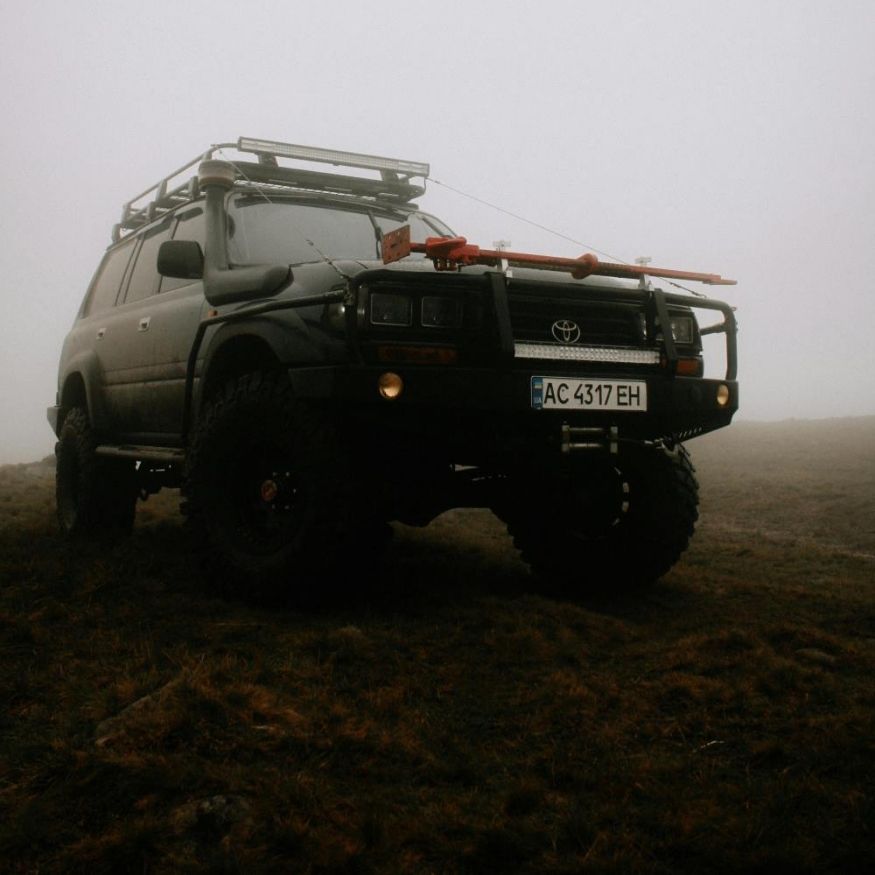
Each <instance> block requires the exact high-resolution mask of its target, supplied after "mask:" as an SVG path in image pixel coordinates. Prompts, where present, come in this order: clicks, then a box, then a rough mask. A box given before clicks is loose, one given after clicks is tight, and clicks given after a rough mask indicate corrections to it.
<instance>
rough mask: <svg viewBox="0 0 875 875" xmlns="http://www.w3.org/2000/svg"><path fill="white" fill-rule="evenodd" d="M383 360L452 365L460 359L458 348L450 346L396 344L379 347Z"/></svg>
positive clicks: (379, 354) (379, 355) (380, 357)
mask: <svg viewBox="0 0 875 875" xmlns="http://www.w3.org/2000/svg"><path fill="white" fill-rule="evenodd" d="M377 358H378V359H379V360H380V361H381V362H415V363H417V364H423V365H452V364H455V363H456V362H457V361H458V359H459V352H458V350H456V349H454V348H453V347H449V346H396V345H394V344H393V345H391V346H390V345H388V344H386V345H381V346H378V347H377Z"/></svg>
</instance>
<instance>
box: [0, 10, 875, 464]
mask: <svg viewBox="0 0 875 875" xmlns="http://www.w3.org/2000/svg"><path fill="white" fill-rule="evenodd" d="M873 45H875V5H873V4H872V3H871V2H868V0H859V2H855V0H849V2H844V3H842V4H840V5H835V4H828V3H826V2H799V0H795V2H790V0H786V2H768V0H767V2H762V0H759V2H738V3H733V4H702V3H698V2H693V0H690V2H672V0H668V2H643V0H642V2H623V3H619V4H606V3H580V2H570V0H567V2H550V0H547V2H543V3H539V4H525V5H522V4H520V5H515V4H506V3H498V2H483V3H478V4H469V3H461V2H445V3H441V4H437V5H435V4H406V5H403V4H402V5H399V4H397V3H387V2H374V3H369V4H356V3H352V2H339V0H329V2H326V3H323V4H317V5H316V6H309V5H308V6H306V7H305V6H303V5H302V4H289V3H284V2H259V0H253V2H250V3H248V4H246V5H242V4H239V3H227V2H217V0H213V2H190V3H186V4H177V3H171V2H152V3H149V4H143V3H127V2H117V3H112V4H109V3H102V2H82V3H62V2H39V3H29V4H12V3H6V4H3V6H2V7H0V71H2V72H0V76H2V83H3V88H2V91H0V95H2V96H0V100H2V107H3V119H4V126H3V127H4V134H3V137H2V138H0V173H2V179H3V194H4V200H3V210H2V222H0V228H2V234H0V263H2V266H3V274H4V280H3V286H4V288H3V319H2V321H0V364H2V370H3V374H4V377H5V378H4V380H3V384H2V389H0V400H2V409H3V411H4V415H3V418H2V426H0V429H2V431H0V462H18V461H29V460H32V459H36V458H39V457H41V456H43V455H45V454H47V453H48V452H50V450H51V447H52V445H53V435H52V434H51V431H50V429H49V427H48V424H47V423H46V419H45V408H46V407H47V406H49V405H50V404H52V403H53V400H54V394H55V379H56V368H57V360H58V354H59V352H60V348H61V343H62V340H63V337H64V335H65V333H66V331H67V330H68V329H69V326H70V324H71V322H72V320H73V317H74V314H75V312H76V310H77V309H78V306H79V303H80V301H81V298H82V295H83V293H84V291H85V288H86V286H87V284H88V282H89V280H90V278H91V275H92V273H93V271H94V269H95V267H96V265H97V262H98V260H99V258H100V256H101V254H102V251H103V249H104V248H105V247H106V246H107V244H108V243H109V240H110V229H111V226H112V224H113V223H114V222H115V221H117V220H118V217H119V214H120V211H121V206H122V203H123V202H124V201H126V200H128V199H130V198H131V197H132V196H133V195H135V194H137V193H138V192H139V191H142V190H143V189H145V188H146V187H147V186H148V185H150V184H152V183H153V182H155V181H156V180H157V179H158V178H159V177H161V176H163V175H165V174H166V173H168V172H169V171H171V170H172V169H173V168H175V167H178V166H180V165H181V164H183V163H184V162H185V161H187V160H189V159H192V158H194V157H195V156H196V155H197V154H198V153H199V152H202V151H203V150H204V149H205V148H206V147H207V146H208V145H209V144H211V143H214V142H219V141H227V140H236V138H237V137H238V136H240V135H246V136H257V137H265V138H272V139H278V140H285V141H287V142H294V143H304V144H309V145H322V146H330V147H335V148H342V149H350V150H356V151H361V152H370V153H376V154H384V155H392V156H397V157H403V158H410V159H414V160H423V161H429V162H430V163H431V167H432V175H433V177H434V180H435V181H433V182H431V183H430V184H429V189H428V191H427V193H426V195H425V197H424V198H423V199H422V201H421V203H422V205H423V207H424V208H426V209H427V210H429V211H430V212H433V213H435V214H436V215H437V216H439V217H440V218H442V219H443V220H444V221H446V222H447V223H448V224H449V225H450V226H451V227H452V228H453V229H454V230H455V231H457V232H458V233H461V234H464V235H465V236H467V237H468V238H469V239H470V240H471V241H472V242H475V243H478V244H480V245H482V246H491V244H492V243H493V241H497V240H507V241H511V243H512V245H513V248H514V249H517V250H530V251H535V252H548V253H553V254H557V255H580V254H582V252H584V251H588V250H599V251H601V252H605V253H610V254H611V255H612V256H615V257H617V258H622V259H625V260H629V261H631V260H633V259H634V258H636V257H638V256H649V257H651V258H652V259H653V263H654V264H655V265H660V266H666V267H675V268H681V269H687V270H703V271H709V272H715V273H721V274H723V275H724V276H729V277H733V278H735V279H737V280H738V285H737V286H734V287H726V288H717V289H713V290H709V291H711V292H713V293H714V294H715V295H717V296H720V297H724V298H726V299H727V300H729V301H730V302H731V303H733V304H734V305H736V306H737V308H738V319H739V323H740V328H741V332H740V335H739V343H740V375H739V378H740V381H741V412H740V414H739V417H743V418H746V419H784V418H790V417H795V418H803V417H804V418H809V417H834V416H852V415H861V414H869V413H873V412H875V391H873V382H875V380H873V374H875V352H873V343H872V340H871V333H872V329H871V323H872V319H873V316H875V303H873V301H875V297H873V292H872V284H873V277H875V253H873V247H872V237H873V231H875V221H873V219H875V215H873V213H875V206H873V204H875V190H873V189H875V173H873V167H872V155H873V153H875V55H873V52H872V46H873ZM460 191H461V192H464V193H466V194H468V195H471V196H473V197H475V198H479V199H480V200H479V201H478V200H474V199H471V198H470V197H465V196H463V195H462V194H459V193H458V192H460ZM484 200H485V201H488V202H490V203H493V204H496V205H499V206H500V207H502V208H503V209H504V210H506V211H508V212H500V211H497V210H495V209H492V208H490V207H488V206H487V205H485V204H484V203H482V202H481V201H484ZM508 213H513V214H516V215H517V216H520V217H524V218H525V219H528V220H530V222H533V223H535V224H528V223H526V222H524V221H521V220H520V219H518V218H514V217H512V216H511V215H509V214H508ZM539 225H540V226H545V227H547V228H550V229H554V230H555V231H557V232H560V233H561V234H562V235H564V237H560V236H555V235H552V234H550V233H548V232H547V231H545V230H543V229H542V228H540V227H538V226H539ZM569 237H570V238H573V239H574V240H576V241H579V244H578V243H572V242H570V241H569V240H568V239H566V238H569Z"/></svg>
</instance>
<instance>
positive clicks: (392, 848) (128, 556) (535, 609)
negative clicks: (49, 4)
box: [0, 417, 875, 873]
mask: <svg viewBox="0 0 875 875" xmlns="http://www.w3.org/2000/svg"><path fill="white" fill-rule="evenodd" d="M690 449H691V452H692V454H693V459H694V461H695V462H696V463H697V466H698V469H699V475H700V479H701V483H702V518H701V521H700V525H699V529H698V531H697V534H696V537H695V538H694V541H693V545H692V547H691V549H690V550H689V551H688V553H687V554H686V555H685V557H684V559H683V560H682V562H681V563H680V564H678V565H677V566H676V568H675V569H674V570H673V571H672V572H671V573H670V574H669V575H667V576H666V577H665V579H664V580H662V581H661V582H660V583H659V584H658V585H657V586H655V587H654V588H653V589H652V590H650V591H648V592H646V593H645V594H643V595H638V596H636V597H627V598H610V597H606V596H601V597H598V598H594V597H589V598H588V597H587V596H586V594H585V592H584V591H583V590H582V591H581V594H580V596H579V597H576V598H573V599H572V598H567V597H564V598H558V597H547V596H546V595H545V594H543V593H540V592H539V585H538V581H537V580H536V579H534V578H532V577H531V576H530V575H529V573H528V571H527V569H526V568H525V566H524V565H523V564H522V563H521V562H520V561H519V560H518V558H517V557H516V554H515V552H514V550H513V548H512V545H511V544H510V541H509V539H508V538H507V536H506V535H505V533H504V530H503V528H502V527H501V525H500V524H499V523H498V522H497V521H496V520H495V519H494V518H493V517H491V516H490V515H489V514H487V513H485V512H480V511H456V512H452V513H449V514H446V515H444V516H443V517H441V518H440V519H439V520H437V521H436V522H435V523H434V524H432V526H430V527H429V528H427V529H424V530H414V529H407V528H404V527H397V528H396V536H395V538H394V541H393V543H392V545H391V547H390V551H389V555H388V557H387V561H386V565H385V568H384V571H383V574H382V575H381V577H380V579H379V580H372V581H367V582H362V585H361V587H360V589H359V591H358V593H357V594H356V597H355V598H354V599H351V600H350V601H348V602H346V603H344V604H337V605H334V606H331V607H328V606H323V607H321V608H319V609H314V610H310V611H308V612H302V611H295V610H293V609H290V608H285V609H278V608H276V607H275V606H266V605H258V604H252V603H250V602H246V601H243V600H241V599H239V598H238V599H229V598H222V597H220V596H219V594H218V593H217V592H216V591H214V590H211V587H210V586H209V584H208V583H205V582H204V581H203V579H202V577H201V575H200V573H199V569H198V568H197V567H196V563H195V561H194V560H193V559H192V558H191V557H190V555H189V553H188V550H187V542H186V539H185V536H184V533H183V531H182V528H181V525H180V520H179V517H178V516H177V515H176V512H175V499H174V496H173V495H166V496H165V495H161V496H158V497H157V498H153V499H150V501H149V502H148V503H146V504H145V505H141V506H140V510H139V512H138V513H139V516H138V523H137V528H136V531H135V533H134V536H133V537H132V538H131V539H130V540H128V541H125V542H123V543H120V544H114V545H110V544H104V545H90V546H87V545H86V546H83V545H76V546H70V545H67V544H65V543H63V542H62V541H61V540H60V539H59V538H58V536H57V534H56V530H55V524H54V519H53V512H54V510H53V494H52V489H53V486H52V480H51V477H52V471H51V468H50V467H49V466H47V465H32V466H7V467H4V468H2V469H0V551H2V552H0V557H2V558H0V563H2V564H0V576H2V586H0V647H2V661H0V706H2V707H0V733H2V741H0V870H4V871H11V872H34V873H36V872H39V873H52V872H68V871H74V872H76V871H81V872H89V873H101V872H106V873H110V872H112V873H117V872H138V873H143V872H148V873H156V872H189V871H191V872H194V871H216V872H245V873H249V872H302V873H370V872H374V873H378V872H379V873H394V872H415V873H429V872H446V873H503V872H533V873H534V872H555V873H577V872H590V871H591V872H617V873H630V872H653V873H676V872H695V873H718V872H762V873H767V872H768V873H797V872H811V873H815V872H816V873H821V872H842V873H853V872H862V871H864V870H866V869H868V868H869V867H868V866H866V861H867V860H868V861H869V862H870V863H871V861H872V860H875V835H873V830H875V805H873V800H875V755H873V754H875V751H873V738H875V611H873V602H875V417H871V418H863V419H853V420H831V421H823V422H785V423H777V424H747V423H741V424H739V425H737V426H733V427H732V428H731V429H729V430H727V431H726V432H724V433H720V434H715V435H711V436H706V437H704V438H700V439H699V440H697V441H694V442H692V443H691V444H690Z"/></svg>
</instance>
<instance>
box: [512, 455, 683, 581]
mask: <svg viewBox="0 0 875 875" xmlns="http://www.w3.org/2000/svg"><path fill="white" fill-rule="evenodd" d="M526 492H527V497H528V500H527V501H526V502H525V503H521V502H519V501H517V502H516V503H515V504H513V505H511V506H510V507H508V508H504V509H502V513H501V514H500V516H502V518H504V519H505V521H506V522H507V527H508V532H509V533H510V534H511V535H512V536H513V540H514V545H515V546H516V547H517V549H519V550H520V551H521V553H522V558H523V559H524V561H526V562H527V563H528V564H529V565H530V566H531V567H532V569H533V571H535V572H536V573H538V574H539V575H541V576H543V577H545V578H547V579H548V580H550V581H551V582H552V583H554V584H558V585H559V586H560V587H561V588H562V589H563V590H571V591H575V590H576V591H579V590H580V589H581V587H583V588H585V589H587V590H592V591H599V592H611V591H620V590H629V589H634V588H636V587H640V586H643V585H646V584H649V583H652V582H653V581H655V580H657V579H658V578H659V577H661V576H662V575H663V574H665V573H666V572H667V571H668V570H669V569H670V568H671V567H672V565H674V563H675V562H677V560H678V559H679V558H680V555H681V554H682V553H683V551H684V550H685V549H686V548H687V545H688V544H689V540H690V537H691V536H692V534H693V529H694V527H695V523H696V520H697V519H698V515H699V514H698V483H697V481H696V476H695V468H694V467H693V464H692V462H691V461H690V457H689V454H688V453H687V451H686V449H685V448H684V447H682V446H678V447H676V448H675V449H674V450H672V451H669V450H666V449H664V448H662V447H652V446H650V447H638V448H634V449H632V450H630V451H628V452H626V453H625V454H624V455H621V456H620V457H619V458H618V459H617V460H616V461H613V460H612V461H609V462H605V461H603V460H602V461H596V462H590V463H588V464H585V465H584V466H583V467H582V468H581V469H580V470H579V471H577V472H576V473H575V475H574V476H572V477H567V478H561V479H560V478H557V479H554V480H552V481H551V480H549V479H548V480H547V482H542V483H538V484H537V486H532V485H531V484H530V485H529V488H528V489H527V490H526Z"/></svg>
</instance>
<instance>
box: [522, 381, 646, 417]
mask: <svg viewBox="0 0 875 875" xmlns="http://www.w3.org/2000/svg"><path fill="white" fill-rule="evenodd" d="M532 407H534V408H535V410H626V411H632V412H634V411H641V412H646V410H647V383H645V382H644V381H643V380H574V379H570V378H568V377H532Z"/></svg>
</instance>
